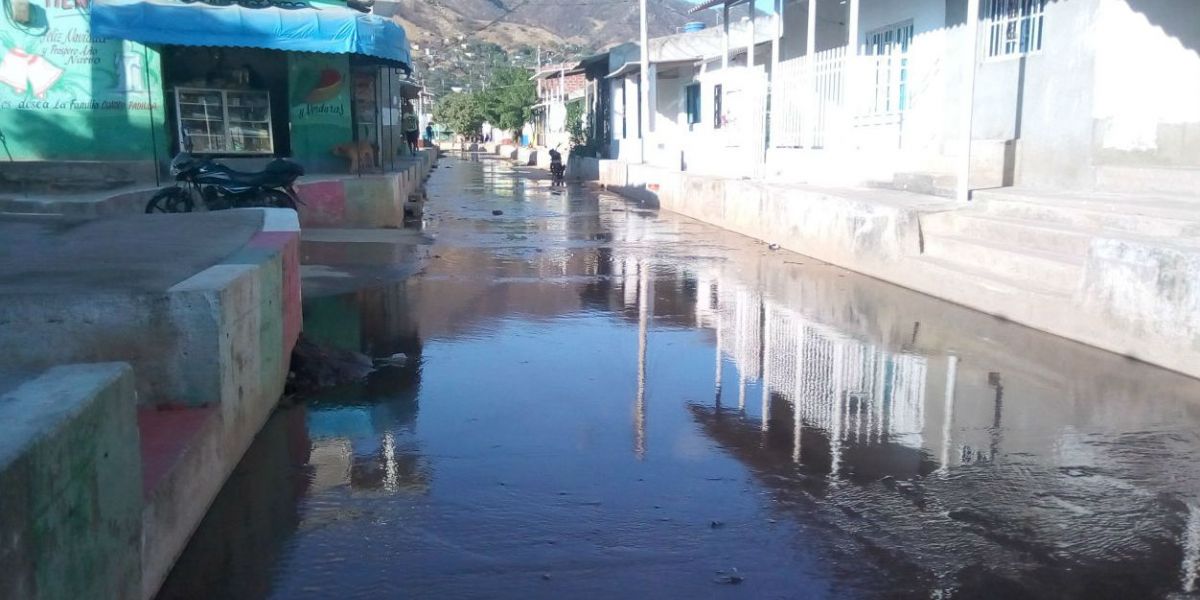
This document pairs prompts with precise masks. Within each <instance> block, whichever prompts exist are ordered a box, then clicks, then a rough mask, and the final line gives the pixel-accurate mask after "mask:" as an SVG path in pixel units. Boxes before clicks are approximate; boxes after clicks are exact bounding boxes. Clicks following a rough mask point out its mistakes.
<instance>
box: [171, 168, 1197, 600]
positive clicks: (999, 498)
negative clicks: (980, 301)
mask: <svg viewBox="0 0 1200 600" xmlns="http://www.w3.org/2000/svg"><path fill="white" fill-rule="evenodd" d="M440 164H441V168H439V169H438V170H436V171H435V172H434V175H433V177H432V179H431V180H430V183H429V188H428V189H429V195H430V201H429V203H428V205H427V208H426V215H425V217H426V227H425V228H424V230H423V231H422V232H419V233H418V232H409V231H401V232H394V233H393V234H383V233H374V234H372V235H377V236H380V239H379V240H378V241H372V242H370V243H368V244H367V245H362V244H359V245H355V244H354V243H349V244H348V245H347V244H346V243H345V242H342V241H339V240H338V239H335V238H336V236H330V237H327V238H325V239H320V240H314V239H309V238H307V237H306V247H305V249H304V252H305V261H306V263H307V264H308V265H309V266H308V267H306V277H307V278H306V281H305V285H306V287H305V294H306V295H305V313H304V328H305V334H306V335H307V336H308V337H310V338H311V339H314V340H316V341H319V342H321V343H323V344H328V345H331V346H336V347H340V348H344V349H349V350H355V351H361V352H364V353H366V354H368V355H370V356H372V357H387V356H391V355H392V354H394V353H398V352H402V353H405V354H406V355H407V356H408V357H409V360H408V361H407V363H405V364H404V365H402V366H389V367H385V368H383V369H381V370H379V371H377V372H376V373H374V374H372V375H371V376H370V378H369V379H368V380H367V381H365V382H363V383H361V384H354V385H347V386H343V387H339V388H336V389H330V390H326V391H324V392H322V393H319V394H315V395H313V396H310V397H305V398H301V399H297V400H296V401H294V402H288V403H285V404H286V405H285V406H284V407H281V408H280V409H279V410H278V411H277V413H276V414H275V415H274V416H273V417H272V419H271V420H270V421H269V422H268V424H267V426H266V427H265V429H264V430H263V431H262V433H261V434H260V435H259V436H258V438H257V440H256V441H255V442H254V445H253V446H252V447H251V448H250V450H249V452H248V454H247V455H246V457H245V459H244V460H243V461H242V463H241V464H240V465H239V467H238V469H237V470H236V471H235V473H234V475H233V477H232V478H231V479H230V481H229V482H228V483H227V484H226V486H225V488H224V490H223V491H222V493H221V495H220V496H219V497H218V498H217V500H216V503H215V504H214V506H213V508H212V510H211V511H210V513H209V515H208V517H207V518H206V519H205V521H204V522H203V523H202V524H201V526H200V529H199V530H198V531H197V533H196V534H195V536H194V537H193V539H192V542H191V544H190V545H189V547H188V549H187V550H186V551H185V553H184V555H183V556H182V557H181V559H180V561H179V563H178V564H177V565H176V567H175V569H174V571H173V572H172V574H171V576H170V578H169V579H168V580H167V582H166V584H165V585H164V587H163V589H162V592H161V593H160V595H159V598H161V599H174V598H237V599H240V598H286V599H292V598H322V599H324V598H439V599H440V598H687V599H692V598H1064V597H1067V598H1135V597H1138V598H1141V597H1147V598H1155V597H1158V598H1186V597H1193V596H1196V595H1197V594H1196V590H1197V586H1198V585H1200V579H1198V577H1200V464H1198V461H1197V456H1200V454H1198V451H1200V381H1196V380H1193V379H1189V378H1186V377H1183V376H1179V375H1176V374H1173V373H1170V372H1167V371H1163V370H1160V369H1157V368H1153V367H1149V366H1146V365H1143V364H1141V363H1137V362H1133V361H1130V360H1128V359H1125V358H1123V357H1119V356H1116V355H1112V354H1108V353H1104V352H1100V351H1098V350H1093V349H1091V348H1088V347H1085V346H1081V345H1078V344H1075V343H1072V342H1069V341H1066V340H1063V339H1060V338H1056V337H1053V336H1049V335H1045V334H1041V333H1037V332H1035V331H1032V330H1029V329H1026V328H1023V327H1020V326H1016V325H1012V324H1010V323H1006V322H1003V321H1002V320H999V319H996V318H992V317H989V316H986V315H983V314H980V313H976V312H973V311H970V310H967V309H964V308H960V307H957V306H954V305H951V304H948V303H945V302H941V301H938V300H935V299H933V298H930V297H927V296H923V295H920V294H917V293H914V292H910V291H907V290H904V289H902V288H897V287H895V286H891V285H888V284H885V283H882V282H880V281H877V280H873V279H870V278H866V277H863V276H859V275H856V274H853V273H850V272H847V271H844V270H842V269H839V268H836V267H832V266H829V265H826V264H823V263H821V262H819V261H816V260H814V259H810V258H807V257H803V256H800V255H796V254H791V253H789V252H786V251H773V250H771V249H770V248H769V247H768V246H767V245H766V244H761V243H756V242H754V241H752V240H750V239H748V238H744V237H741V236H737V235H734V234H731V233H728V232H725V231H722V230H719V229H716V228H713V227H710V226H708V225H705V224H702V223H699V222H697V221H692V220H690V219H686V218H683V217H679V216H676V215H672V214H667V213H663V214H659V213H657V211H654V210H648V209H644V208H641V207H638V206H637V205H634V204H630V203H628V202H626V201H624V200H623V199H621V198H619V197H617V196H614V195H611V194H608V193H606V192H602V191H598V190H596V189H593V188H589V187H580V186H569V187H567V188H551V187H550V186H549V183H548V181H547V180H546V179H545V178H544V176H543V174H542V173H541V172H539V171H536V170H524V169H514V168H512V167H510V166H508V165H507V164H505V163H503V162H501V161H499V160H491V159H482V160H478V159H476V160H472V159H470V158H469V157H467V158H462V159H459V158H446V159H444V160H442V161H441V163H440ZM494 211H500V214H494ZM389 236H390V237H389ZM364 248H369V250H370V251H366V250H364ZM322 260H326V261H327V264H324V265H322V264H314V261H316V262H317V263H319V262H320V261H322ZM339 261H340V262H339ZM356 261H357V263H358V264H354V265H353V268H351V267H349V266H347V265H346V264H344V263H355V262H356ZM333 263H338V264H333ZM400 263H404V264H400ZM355 288H360V289H355Z"/></svg>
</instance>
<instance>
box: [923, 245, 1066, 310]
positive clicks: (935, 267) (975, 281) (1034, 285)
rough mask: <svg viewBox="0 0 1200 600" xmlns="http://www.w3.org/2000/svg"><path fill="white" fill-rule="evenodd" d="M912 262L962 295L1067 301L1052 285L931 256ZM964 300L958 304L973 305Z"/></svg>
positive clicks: (1063, 293)
mask: <svg viewBox="0 0 1200 600" xmlns="http://www.w3.org/2000/svg"><path fill="white" fill-rule="evenodd" d="M915 260H917V261H919V262H920V263H921V265H922V266H923V267H924V270H925V272H926V274H927V275H928V276H929V277H931V278H935V279H940V280H943V281H953V282H955V285H956V286H959V288H960V291H961V292H962V293H963V295H964V296H971V295H973V294H979V293H986V294H993V295H1002V296H1010V297H1012V298H1014V299H1021V301H1030V300H1031V299H1036V298H1041V299H1042V301H1053V302H1066V301H1068V300H1069V299H1070V294H1069V293H1067V292H1064V291H1063V290H1061V289H1055V288H1054V286H1049V285H1045V284H1043V283H1040V282H1030V281H1023V280H1017V279H1012V278H1009V277H1004V276H1002V275H998V274H996V273H994V272H989V271H985V270H984V269H983V268H981V267H979V266H970V265H964V264H962V263H959V262H957V261H953V260H946V259H943V258H937V257H933V256H922V257H920V258H917V259H915ZM963 300H964V299H963V298H958V299H956V301H957V302H960V303H965V304H967V305H969V306H973V305H972V304H970V303H967V302H963Z"/></svg>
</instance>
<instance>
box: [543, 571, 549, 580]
mask: <svg viewBox="0 0 1200 600" xmlns="http://www.w3.org/2000/svg"><path fill="white" fill-rule="evenodd" d="M542 581H550V574H549V573H542Z"/></svg>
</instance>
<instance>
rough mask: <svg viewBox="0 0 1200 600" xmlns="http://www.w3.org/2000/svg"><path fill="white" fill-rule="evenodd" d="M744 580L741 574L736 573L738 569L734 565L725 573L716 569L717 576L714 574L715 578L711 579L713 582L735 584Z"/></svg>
mask: <svg viewBox="0 0 1200 600" xmlns="http://www.w3.org/2000/svg"><path fill="white" fill-rule="evenodd" d="M745 580H746V578H745V577H742V574H741V573H738V570H737V568H736V567H735V568H733V569H730V570H729V572H728V573H726V572H725V571H717V576H716V578H714V579H713V582H715V583H725V584H728V585H737V584H739V583H741V582H743V581H745Z"/></svg>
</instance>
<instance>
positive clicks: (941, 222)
mask: <svg viewBox="0 0 1200 600" xmlns="http://www.w3.org/2000/svg"><path fill="white" fill-rule="evenodd" d="M921 231H922V233H923V234H924V235H926V236H935V237H936V236H955V237H961V238H967V239H972V240H980V241H984V242H992V243H996V244H1002V245H1007V246H1009V247H1016V248H1021V249H1028V250H1037V251H1041V252H1049V253H1053V254H1059V255H1063V256H1069V257H1077V258H1079V259H1081V260H1082V259H1083V258H1084V257H1086V256H1087V251H1088V244H1089V243H1090V242H1091V240H1092V238H1093V237H1094V232H1092V231H1088V230H1085V229H1079V228H1074V227H1069V226H1065V225H1055V224H1050V223H1045V222H1041V221H1029V220H1026V219H1013V218H1009V217H1003V216H999V215H994V214H990V213H987V212H984V211H967V210H964V211H949V212H943V213H934V214H930V215H924V216H922V217H921Z"/></svg>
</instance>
